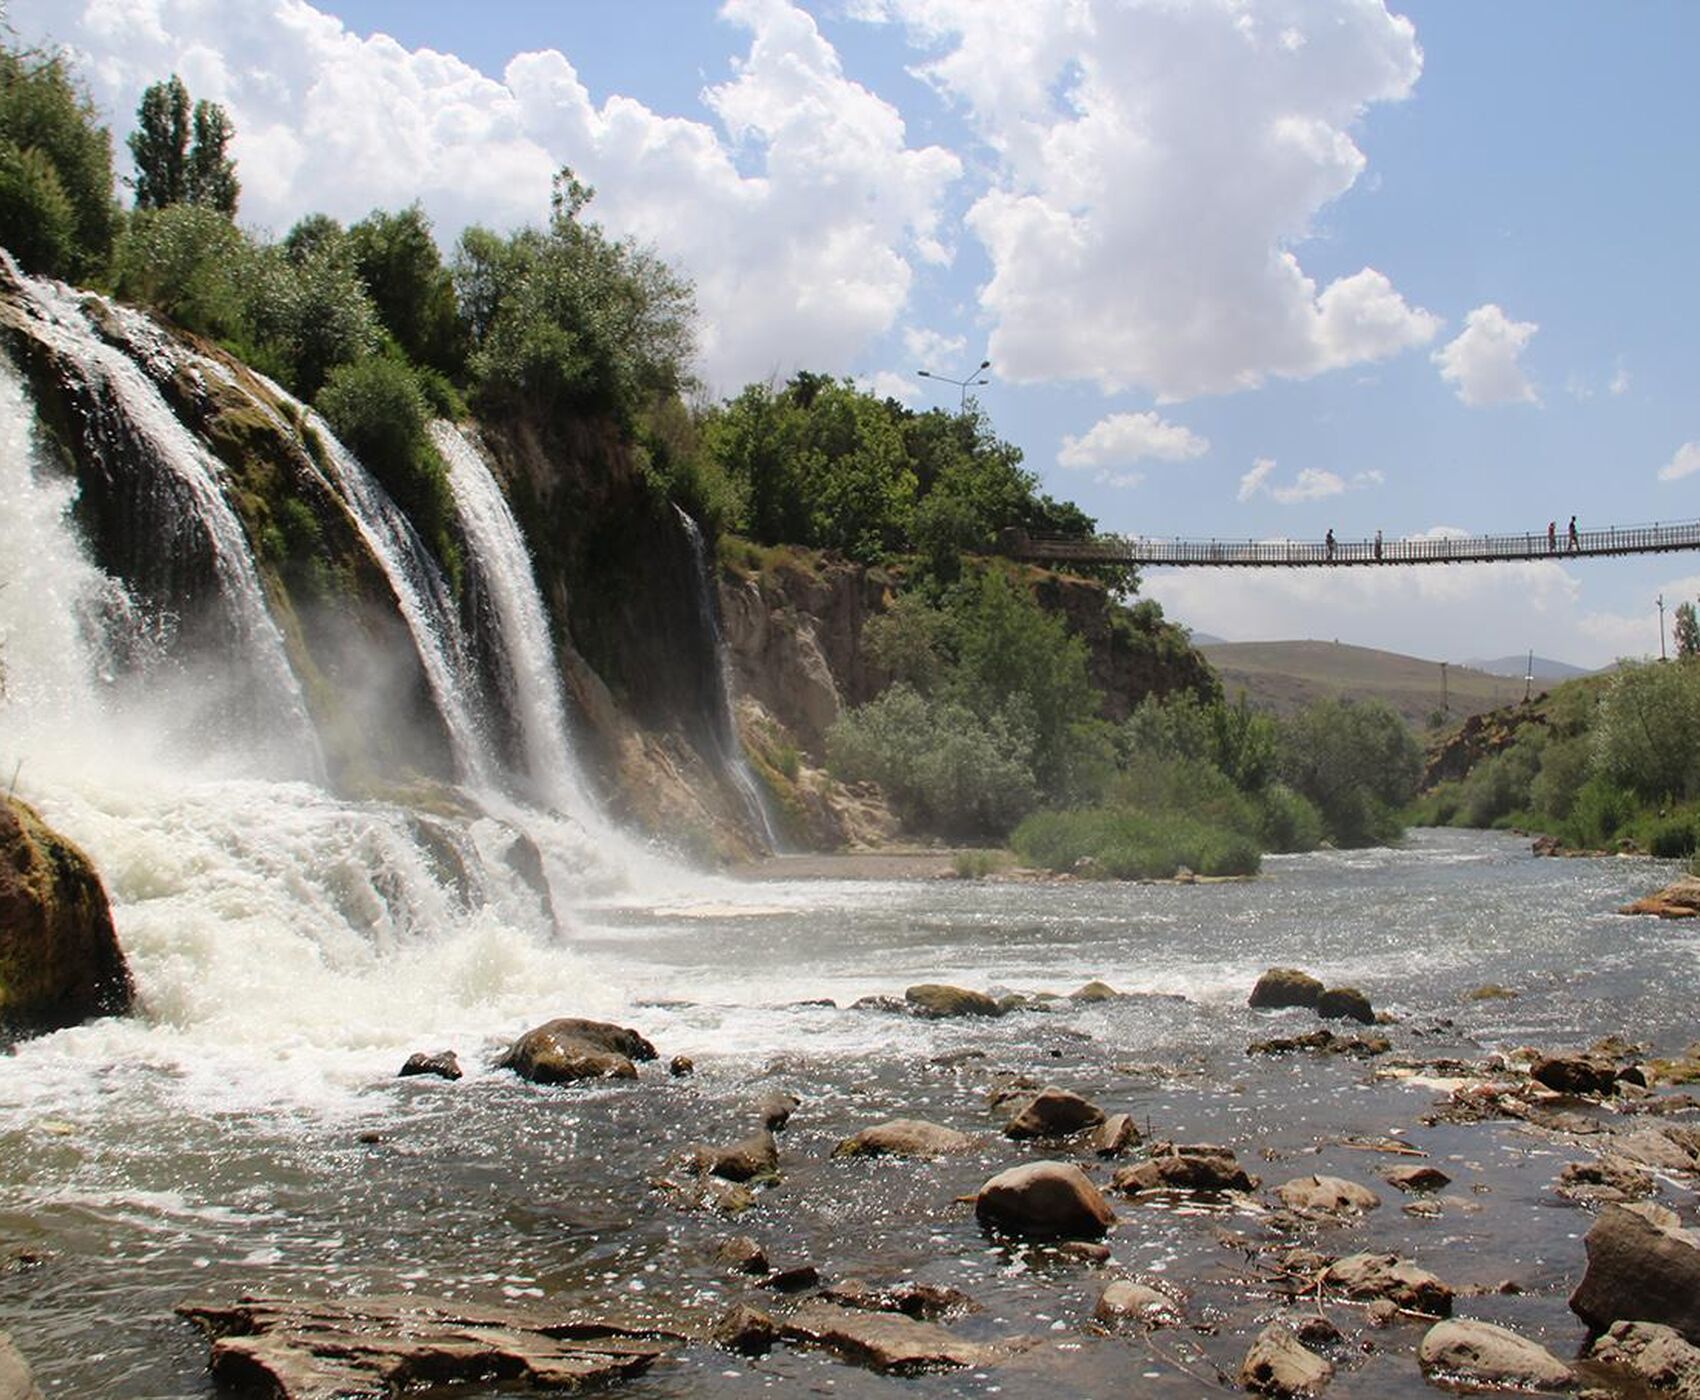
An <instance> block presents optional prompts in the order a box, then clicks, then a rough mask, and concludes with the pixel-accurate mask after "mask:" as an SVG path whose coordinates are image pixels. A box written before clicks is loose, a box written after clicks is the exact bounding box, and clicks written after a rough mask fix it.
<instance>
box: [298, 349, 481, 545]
mask: <svg viewBox="0 0 1700 1400" xmlns="http://www.w3.org/2000/svg"><path fill="white" fill-rule="evenodd" d="M315 406H316V407H317V408H318V410H319V412H320V413H322V414H324V416H325V419H326V421H327V422H328V423H329V424H330V425H331V427H332V428H334V429H335V430H336V435H337V436H338V437H339V438H340V439H341V440H342V444H343V446H345V447H346V448H348V450H349V451H350V452H352V453H353V454H354V455H355V456H356V457H358V458H359V459H360V462H361V464H362V465H363V466H364V467H365V468H366V469H367V470H368V471H369V472H371V473H372V475H373V476H375V477H376V478H377V479H378V481H379V482H380V483H381V484H382V485H383V487H384V489H385V490H386V491H388V492H389V493H390V496H391V498H392V499H393V500H394V501H395V503H396V504H397V505H398V506H400V507H401V509H402V511H403V513H405V514H406V516H407V517H408V519H409V520H411V521H412V522H413V526H414V528H415V529H416V530H418V532H419V534H420V537H421V538H422V539H424V540H425V541H426V543H427V544H428V545H430V547H431V548H432V550H433V551H434V552H435V553H436V555H437V557H438V559H439V560H440V561H441V562H442V564H443V566H444V568H445V570H446V571H447V572H448V573H449V574H450V575H451V577H458V573H459V563H460V561H459V555H458V551H457V550H456V548H455V544H454V539H453V535H452V532H451V527H452V525H453V522H454V519H455V510H454V497H453V495H452V494H451V493H450V491H449V484H448V476H447V473H446V471H445V468H444V466H443V460H442V458H441V457H440V456H438V455H437V450H436V448H435V447H433V446H432V445H431V439H430V435H429V433H428V432H427V431H426V429H427V424H428V422H429V419H430V411H429V408H428V406H427V404H426V402H425V396H424V394H422V393H421V392H420V389H419V385H418V382H417V381H416V380H415V379H414V376H413V372H412V371H411V370H410V369H409V368H408V367H407V366H406V365H404V364H402V363H401V362H400V361H397V360H392V359H389V358H387V357H386V356H382V355H374V356H371V357H370V358H368V359H364V360H357V361H355V362H354V363H353V364H347V365H341V366H338V367H337V368H336V369H334V370H332V371H331V375H330V378H329V380H328V381H327V382H326V384H325V387H324V388H323V389H322V390H320V391H319V396H318V398H317V399H316V400H315Z"/></svg>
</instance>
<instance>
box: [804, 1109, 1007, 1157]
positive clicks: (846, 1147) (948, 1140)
mask: <svg viewBox="0 0 1700 1400" xmlns="http://www.w3.org/2000/svg"><path fill="white" fill-rule="evenodd" d="M975 1142H976V1139H975V1138H972V1137H970V1136H969V1135H968V1134H967V1133H959V1132H957V1131H956V1129H955V1128H946V1127H942V1126H940V1125H939V1124H937V1123H928V1122H925V1121H923V1120H922V1119H919V1118H894V1119H892V1120H891V1121H890V1122H889V1123H876V1124H875V1125H874V1126H873V1127H871V1128H863V1129H862V1131H861V1132H859V1133H857V1134H856V1135H855V1136H854V1137H847V1138H845V1139H844V1140H843V1141H842V1142H840V1143H839V1144H838V1146H837V1147H835V1148H834V1149H833V1151H832V1155H833V1156H834V1157H882V1156H892V1157H943V1156H946V1155H948V1154H950V1153H954V1152H967V1151H969V1150H970V1149H971V1148H972V1147H973V1146H974V1144H975Z"/></svg>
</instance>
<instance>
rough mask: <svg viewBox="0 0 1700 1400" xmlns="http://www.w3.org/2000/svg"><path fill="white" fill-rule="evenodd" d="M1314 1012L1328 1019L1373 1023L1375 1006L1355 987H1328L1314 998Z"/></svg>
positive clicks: (1364, 1023)
mask: <svg viewBox="0 0 1700 1400" xmlns="http://www.w3.org/2000/svg"><path fill="white" fill-rule="evenodd" d="M1316 1014H1317V1015H1318V1016H1322V1017H1324V1018H1326V1019H1327V1020H1330V1021H1357V1022H1360V1023H1361V1024H1363V1025H1366V1026H1373V1025H1374V1024H1375V1008H1374V1007H1372V1006H1371V1005H1370V1004H1369V998H1368V997H1366V996H1365V995H1364V994H1363V993H1362V992H1360V991H1359V990H1358V989H1357V988H1356V987H1329V988H1327V989H1326V990H1325V991H1324V992H1323V993H1322V995H1321V996H1319V997H1318V998H1317V999H1316Z"/></svg>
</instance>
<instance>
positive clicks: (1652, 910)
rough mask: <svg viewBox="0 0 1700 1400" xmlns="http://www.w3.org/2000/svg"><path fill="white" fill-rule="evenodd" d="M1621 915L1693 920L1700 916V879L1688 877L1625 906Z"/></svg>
mask: <svg viewBox="0 0 1700 1400" xmlns="http://www.w3.org/2000/svg"><path fill="white" fill-rule="evenodd" d="M1617 912H1618V913H1620V914H1654V915H1657V916H1658V917H1659V918H1661V919H1692V918H1695V917H1696V916H1700V878H1697V877H1695V876H1693V875H1686V876H1684V877H1683V878H1682V879H1680V880H1678V881H1677V882H1676V883H1675V884H1672V885H1666V886H1665V887H1664V889H1662V890H1660V891H1659V892H1658V893H1657V894H1650V895H1647V896H1646V897H1645V898H1643V899H1638V900H1636V901H1635V902H1634V903H1633V904H1625V905H1624V906H1623V907H1622V908H1621V909H1619V910H1618V911H1617Z"/></svg>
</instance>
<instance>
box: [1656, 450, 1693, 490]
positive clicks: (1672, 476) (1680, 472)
mask: <svg viewBox="0 0 1700 1400" xmlns="http://www.w3.org/2000/svg"><path fill="white" fill-rule="evenodd" d="M1695 472H1700V442H1685V443H1683V444H1682V446H1681V447H1679V448H1677V449H1676V452H1675V454H1674V455H1673V456H1672V457H1671V459H1670V461H1668V462H1666V463H1665V464H1664V466H1662V467H1660V468H1659V480H1660V481H1681V480H1682V478H1683V477H1685V476H1692V475H1693V474H1694V473H1695Z"/></svg>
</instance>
